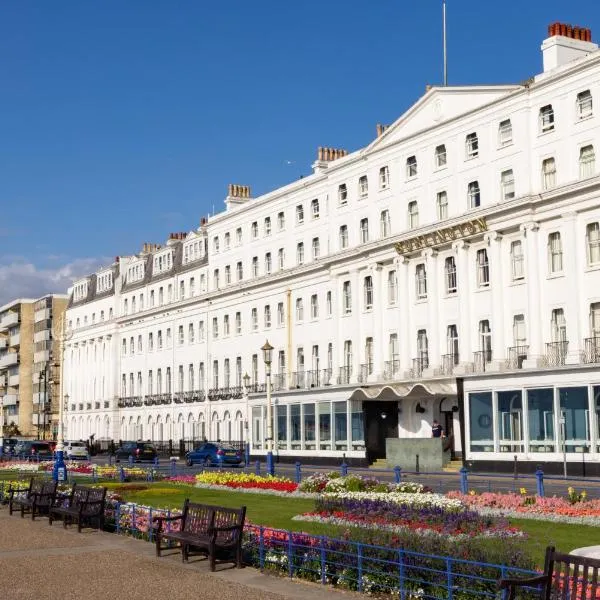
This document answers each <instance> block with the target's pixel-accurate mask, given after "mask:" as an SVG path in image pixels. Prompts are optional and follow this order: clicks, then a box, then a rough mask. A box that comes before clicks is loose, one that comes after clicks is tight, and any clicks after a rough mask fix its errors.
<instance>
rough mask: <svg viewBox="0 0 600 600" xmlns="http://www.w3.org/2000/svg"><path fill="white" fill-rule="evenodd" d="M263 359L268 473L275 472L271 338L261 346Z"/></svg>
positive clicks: (272, 473)
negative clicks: (265, 379)
mask: <svg viewBox="0 0 600 600" xmlns="http://www.w3.org/2000/svg"><path fill="white" fill-rule="evenodd" d="M261 350H262V352H263V360H264V361H265V368H266V375H267V473H268V474H269V475H274V474H275V465H274V464H273V406H272V403H271V362H272V358H273V346H271V344H269V340H267V341H266V342H265V345H264V346H263V347H262V348H261Z"/></svg>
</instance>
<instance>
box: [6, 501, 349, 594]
mask: <svg viewBox="0 0 600 600" xmlns="http://www.w3.org/2000/svg"><path fill="white" fill-rule="evenodd" d="M0 589H1V590H2V593H1V597H2V598H7V599H10V600H88V599H89V600H92V599H93V600H98V599H99V600H102V599H104V598H110V600H152V599H154V598H160V599H161V600H162V599H164V600H183V599H185V600H190V599H191V598H197V599H201V600H213V599H215V600H217V599H218V600H230V599H231V600H234V599H235V600H237V599H243V600H287V599H290V600H317V599H321V598H323V597H326V596H327V597H328V598H331V600H355V599H358V598H359V596H358V594H355V593H344V592H341V591H337V590H333V589H331V588H327V587H324V586H319V585H317V584H310V583H303V582H295V581H291V580H289V579H286V578H280V577H275V576H270V575H263V574H262V573H260V572H259V571H257V570H255V569H252V568H249V567H246V568H244V569H234V568H231V567H230V565H228V564H223V565H217V571H216V572H215V573H211V572H210V571H209V569H208V565H207V561H206V560H202V559H201V558H196V557H192V558H191V559H190V562H189V564H183V563H182V562H181V555H180V554H179V552H178V551H173V552H172V553H171V552H168V553H165V557H164V558H160V559H159V558H156V557H155V555H154V546H153V544H150V543H148V542H144V541H142V540H135V539H132V538H128V537H125V536H119V535H116V534H111V533H105V532H98V531H94V530H91V529H84V531H83V532H82V533H81V534H78V533H77V528H76V527H75V528H69V529H67V530H64V529H63V527H62V524H61V523H58V522H55V523H54V524H53V525H52V527H50V526H49V525H48V520H47V519H45V518H39V519H36V521H35V522H32V521H31V519H28V518H27V516H26V517H25V519H21V517H20V516H19V515H17V514H14V515H13V516H12V517H9V515H8V509H7V508H6V507H3V508H0Z"/></svg>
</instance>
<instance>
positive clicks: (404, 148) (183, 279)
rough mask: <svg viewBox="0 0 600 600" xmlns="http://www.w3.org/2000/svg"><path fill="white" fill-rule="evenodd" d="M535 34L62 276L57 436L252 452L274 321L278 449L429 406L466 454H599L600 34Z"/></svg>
mask: <svg viewBox="0 0 600 600" xmlns="http://www.w3.org/2000/svg"><path fill="white" fill-rule="evenodd" d="M542 52H543V64H544V70H543V72H542V73H541V74H539V75H537V76H535V77H532V78H531V79H530V80H528V81H526V82H523V83H520V84H515V85H489V86H461V87H431V88H429V89H428V90H427V92H426V93H425V95H424V96H423V97H422V98H420V99H419V100H418V101H417V102H416V103H415V104H414V105H413V106H412V107H411V108H410V109H409V110H408V111H407V112H406V113H405V114H403V115H402V116H401V117H400V118H399V119H398V120H397V121H396V122H395V123H393V124H392V125H390V126H378V128H377V137H376V138H375V139H374V140H373V141H372V142H371V143H370V144H369V145H368V146H367V147H365V148H362V149H360V150H358V151H356V152H351V153H348V152H346V151H344V150H338V149H331V148H319V151H318V157H317V160H316V162H315V163H314V165H313V169H314V173H313V174H312V175H311V176H309V177H306V178H303V179H300V180H298V181H296V182H294V183H292V184H290V185H287V186H285V187H283V188H280V189H277V190H274V191H272V192H270V193H268V194H265V195H262V196H260V197H257V198H252V197H251V193H250V188H249V187H248V186H237V185H236V186H233V185H230V186H229V193H228V195H227V197H226V199H225V210H224V211H223V212H222V213H219V214H217V215H216V216H214V217H211V218H210V219H208V220H207V221H204V220H203V222H202V224H201V226H200V227H199V228H198V229H194V230H193V231H191V232H189V233H184V234H171V236H170V237H169V240H168V241H167V243H166V244H165V245H163V246H157V245H151V244H146V245H145V246H144V248H143V251H142V252H140V253H139V254H137V255H135V256H121V257H119V258H118V259H117V260H116V261H115V263H114V264H112V265H110V266H108V267H107V268H106V269H103V270H101V271H99V272H98V273H95V274H93V275H91V276H90V277H87V278H85V279H83V280H81V281H78V282H76V283H75V285H74V286H73V288H72V289H71V290H70V295H71V301H70V306H69V309H68V317H67V319H68V322H69V326H70V329H69V340H68V348H67V353H66V375H65V378H66V390H67V392H68V395H69V402H68V404H69V411H68V414H67V423H68V435H69V436H70V437H75V438H79V437H87V436H89V435H90V434H92V433H93V434H94V435H95V436H96V437H97V438H107V437H108V438H114V439H130V438H144V439H146V438H149V439H154V440H168V439H171V440H174V441H175V442H176V441H177V440H179V439H199V438H202V437H207V438H212V439H217V438H220V439H231V440H245V439H246V436H247V435H248V436H249V439H250V440H251V445H252V453H253V454H255V455H260V454H264V453H265V452H266V447H265V438H266V401H265V389H266V388H265V368H264V364H263V361H262V356H261V350H260V348H261V346H262V345H263V344H264V342H265V339H267V338H268V340H269V341H270V343H271V344H272V345H273V346H274V347H275V352H274V360H273V377H272V384H273V388H272V389H273V404H274V438H275V440H276V453H277V454H278V455H279V456H280V458H282V459H290V460H291V459H292V458H294V459H295V458H297V457H304V458H305V459H310V460H311V461H316V460H331V459H335V458H341V457H342V456H343V455H345V456H346V459H347V460H354V461H365V460H367V459H369V460H371V459H374V458H378V457H381V456H382V455H383V454H384V453H385V438H386V437H428V436H430V432H431V423H432V420H433V419H438V420H440V422H441V423H442V425H443V426H444V428H445V430H446V432H447V433H448V434H449V435H450V434H453V435H452V436H451V438H450V441H449V443H451V444H453V449H454V450H455V452H456V453H457V454H460V455H462V456H463V457H464V458H465V459H466V460H468V461H469V462H470V463H475V464H479V465H485V466H487V467H493V468H502V465H504V466H505V467H506V468H512V461H513V459H514V456H515V455H517V457H518V458H519V460H520V461H522V462H525V463H532V465H535V464H540V463H543V464H546V465H547V468H550V469H551V468H559V467H560V465H561V464H562V461H563V458H564V457H563V451H565V453H566V458H567V460H568V461H569V462H571V463H573V469H575V468H576V466H575V465H577V468H580V465H581V464H582V456H583V459H584V460H585V461H586V464H587V465H588V469H593V468H597V467H598V465H599V464H600V432H599V416H598V411H599V410H600V403H599V400H598V398H600V394H599V392H600V372H599V369H598V363H599V361H600V227H599V223H600V202H599V190H600V178H599V177H598V170H597V166H596V161H595V151H596V149H597V148H598V147H599V144H600V128H599V123H600V121H599V119H600V109H599V108H598V99H600V52H598V47H597V45H596V44H593V43H592V42H591V33H590V32H589V30H580V29H577V28H571V27H568V26H566V25H561V24H555V25H552V26H551V28H550V32H549V37H548V39H546V40H545V41H544V43H543V46H542ZM246 372H247V373H248V375H249V376H250V381H251V384H250V394H249V398H248V399H247V398H246V396H245V394H244V389H243V385H242V384H243V381H242V376H243V374H244V373H246ZM563 419H564V423H563ZM246 421H248V424H249V426H248V430H247V431H246V429H245V424H246ZM563 437H564V439H565V440H566V441H565V443H563ZM590 465H592V466H590ZM412 466H413V465H405V467H406V468H411V467H412Z"/></svg>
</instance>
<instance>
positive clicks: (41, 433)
mask: <svg viewBox="0 0 600 600" xmlns="http://www.w3.org/2000/svg"><path fill="white" fill-rule="evenodd" d="M66 304H67V296H64V295H63V296H58V295H49V296H45V297H43V298H41V299H39V300H37V301H36V300H31V299H18V300H14V301H13V302H10V303H8V304H6V305H4V306H2V307H0V401H1V407H0V408H1V410H2V412H3V422H4V427H5V430H6V431H8V432H11V431H12V432H14V431H16V430H17V429H18V432H19V434H20V435H23V436H25V437H31V438H34V437H37V438H47V439H49V438H51V437H52V436H53V435H55V434H56V430H57V427H56V424H57V423H58V402H57V398H58V389H57V388H58V386H57V385H56V386H55V388H53V387H52V385H53V383H54V382H55V383H56V384H57V383H58V377H56V376H55V375H54V373H56V372H58V369H57V368H56V367H55V368H52V364H54V363H55V362H57V361H58V360H59V358H60V357H59V353H58V351H57V348H56V346H55V342H54V338H53V318H54V317H55V316H60V315H64V311H65V308H66ZM40 390H41V391H40ZM55 396H56V399H54V397H55ZM53 399H54V401H53ZM53 423H54V425H53Z"/></svg>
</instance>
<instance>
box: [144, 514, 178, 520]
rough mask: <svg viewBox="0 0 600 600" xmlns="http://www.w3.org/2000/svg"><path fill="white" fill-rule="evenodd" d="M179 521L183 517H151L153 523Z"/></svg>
mask: <svg viewBox="0 0 600 600" xmlns="http://www.w3.org/2000/svg"><path fill="white" fill-rule="evenodd" d="M181 519H183V515H179V516H178V517H152V520H153V521H179V520H181Z"/></svg>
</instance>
